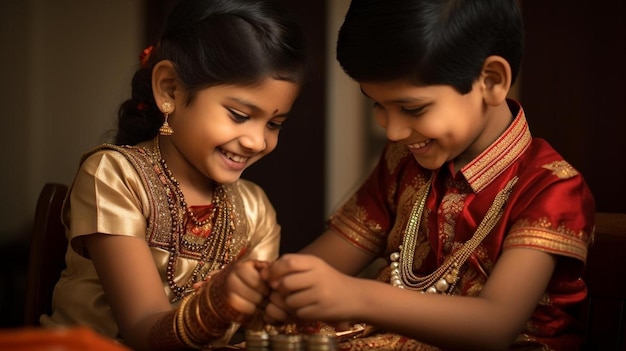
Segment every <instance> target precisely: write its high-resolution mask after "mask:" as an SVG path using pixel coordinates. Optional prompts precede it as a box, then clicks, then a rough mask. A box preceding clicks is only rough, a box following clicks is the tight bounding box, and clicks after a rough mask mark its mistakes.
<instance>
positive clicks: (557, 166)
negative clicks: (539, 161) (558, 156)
mask: <svg viewBox="0 0 626 351" xmlns="http://www.w3.org/2000/svg"><path fill="white" fill-rule="evenodd" d="M541 167H543V168H545V169H549V170H551V171H552V174H554V175H555V176H557V177H559V178H561V179H567V178H571V177H573V176H575V175H577V174H578V172H577V171H576V169H574V167H572V165H570V164H569V163H567V161H563V160H561V161H554V162H552V163H548V164H546V165H543V166H541Z"/></svg>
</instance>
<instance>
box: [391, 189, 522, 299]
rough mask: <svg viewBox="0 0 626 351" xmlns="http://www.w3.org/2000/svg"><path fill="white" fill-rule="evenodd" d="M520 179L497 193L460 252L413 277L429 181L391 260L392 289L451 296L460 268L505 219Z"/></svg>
mask: <svg viewBox="0 0 626 351" xmlns="http://www.w3.org/2000/svg"><path fill="white" fill-rule="evenodd" d="M517 179H518V178H517V177H514V178H513V179H511V180H510V181H509V182H508V183H507V184H506V186H505V187H504V188H503V189H502V190H500V192H498V195H497V196H496V197H495V199H494V201H493V203H492V204H491V206H490V207H489V210H487V213H486V214H485V217H484V218H483V220H482V221H481V222H480V224H479V225H478V228H476V232H474V235H473V236H472V237H471V238H470V239H469V240H468V241H466V242H465V244H463V246H462V247H461V248H460V249H459V250H457V251H456V252H454V254H452V255H451V256H448V257H447V258H446V259H445V260H444V262H443V264H442V265H441V266H439V267H438V268H437V269H436V270H435V271H434V272H432V273H431V274H428V275H426V276H423V277H419V276H416V275H415V274H414V273H413V256H414V254H415V245H416V242H417V240H416V238H417V234H418V231H419V227H420V222H421V219H422V214H423V212H424V207H425V205H426V198H427V197H428V193H429V190H430V184H431V183H432V179H431V180H429V182H428V184H427V185H426V186H424V187H423V188H422V189H421V190H420V192H419V193H418V194H417V198H418V200H417V201H416V203H415V205H414V206H413V208H412V209H411V215H410V217H409V221H408V223H407V226H406V229H405V231H404V237H403V238H402V245H400V247H399V248H398V249H399V252H394V253H392V254H391V256H390V259H391V264H390V268H391V276H390V279H389V282H390V283H391V285H393V286H395V287H398V288H400V289H404V288H407V289H411V290H418V291H421V292H422V293H431V294H451V292H452V291H454V287H455V286H456V283H457V281H458V279H459V273H460V270H461V267H462V266H463V264H465V261H467V259H468V258H469V257H470V256H471V254H472V252H474V250H475V249H476V248H477V247H478V245H480V243H481V242H482V241H483V239H485V237H487V235H488V234H489V233H490V232H491V230H492V229H493V227H494V226H495V225H496V223H498V221H499V220H500V218H501V217H502V212H503V209H504V204H505V203H506V201H507V200H508V198H509V195H510V194H511V191H512V189H513V186H514V185H515V183H516V182H517Z"/></svg>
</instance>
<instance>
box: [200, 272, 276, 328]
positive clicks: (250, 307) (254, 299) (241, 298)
mask: <svg viewBox="0 0 626 351" xmlns="http://www.w3.org/2000/svg"><path fill="white" fill-rule="evenodd" d="M267 265H268V263H267V262H261V261H253V260H247V261H238V262H234V263H231V264H230V265H229V266H227V267H226V268H224V269H223V270H222V271H220V272H219V273H218V274H216V275H214V276H213V277H211V278H210V279H209V282H208V283H207V284H208V285H207V288H208V290H209V291H208V293H209V298H210V299H211V301H212V303H213V306H214V307H215V309H216V310H217V312H218V313H219V314H221V315H222V316H223V317H224V318H226V319H228V320H230V321H234V322H239V323H242V322H244V321H245V320H247V319H249V317H250V316H252V315H254V314H255V313H257V311H258V310H260V309H263V308H264V306H263V305H264V303H265V301H266V296H267V295H268V294H269V288H268V286H267V284H266V283H265V281H264V280H263V279H262V278H261V270H263V269H264V268H265V267H267Z"/></svg>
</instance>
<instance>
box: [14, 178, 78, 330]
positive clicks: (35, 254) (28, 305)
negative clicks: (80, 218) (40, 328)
mask: <svg viewBox="0 0 626 351" xmlns="http://www.w3.org/2000/svg"><path fill="white" fill-rule="evenodd" d="M67 191H68V188H67V186H66V185H64V184H57V183H46V184H45V185H44V187H43V189H42V190H41V192H40V193H39V198H38V200H37V207H36V209H35V222H34V226H33V233H32V239H31V245H30V253H29V264H28V277H27V281H26V298H25V306H24V324H25V325H31V326H37V325H39V316H41V315H42V314H43V313H51V311H52V308H51V305H52V291H53V290H54V286H55V284H56V282H57V281H58V280H59V277H60V276H61V271H63V269H64V268H65V252H66V250H67V239H66V237H65V227H64V226H63V224H62V223H61V207H62V206H63V200H64V199H65V195H66V194H67Z"/></svg>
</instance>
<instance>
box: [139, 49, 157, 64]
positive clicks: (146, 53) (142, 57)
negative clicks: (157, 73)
mask: <svg viewBox="0 0 626 351" xmlns="http://www.w3.org/2000/svg"><path fill="white" fill-rule="evenodd" d="M152 49H154V45H150V46H148V47H147V48H145V49H143V51H142V52H141V54H139V62H140V63H141V67H142V68H148V60H149V59H150V54H151V53H152Z"/></svg>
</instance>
